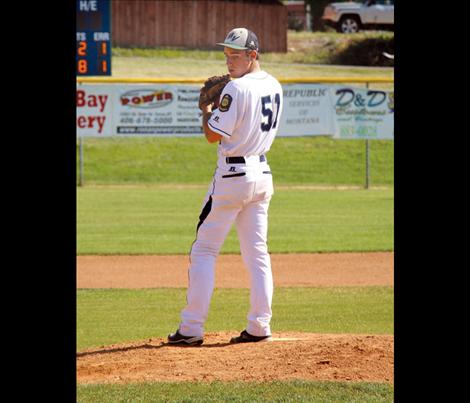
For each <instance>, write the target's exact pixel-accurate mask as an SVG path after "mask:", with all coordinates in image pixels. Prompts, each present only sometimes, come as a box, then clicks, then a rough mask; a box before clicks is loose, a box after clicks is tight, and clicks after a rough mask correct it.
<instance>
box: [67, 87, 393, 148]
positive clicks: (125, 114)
mask: <svg viewBox="0 0 470 403" xmlns="http://www.w3.org/2000/svg"><path fill="white" fill-rule="evenodd" d="M282 87H283V92H284V106H283V111H282V115H281V120H280V125H279V131H278V136H279V137H288V136H318V135H334V138H339V139H393V131H394V104H393V92H391V91H378V90H370V89H364V88H353V87H342V86H331V85H320V84H284V85H283V86H282ZM199 90H200V85H187V84H186V85H185V84H181V85H171V84H170V85H168V84H114V85H113V84H111V85H110V84H92V85H77V96H76V100H77V136H79V137H82V136H94V137H103V136H145V135H149V136H174V137H186V136H200V135H201V134H202V122H201V111H200V110H199V108H198V100H199Z"/></svg>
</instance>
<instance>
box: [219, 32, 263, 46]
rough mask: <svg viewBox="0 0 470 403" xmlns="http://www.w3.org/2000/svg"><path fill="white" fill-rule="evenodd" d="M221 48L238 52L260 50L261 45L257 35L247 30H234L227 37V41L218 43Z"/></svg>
mask: <svg viewBox="0 0 470 403" xmlns="http://www.w3.org/2000/svg"><path fill="white" fill-rule="evenodd" d="M217 45H220V46H226V47H227V48H232V49H238V50H249V49H251V50H256V51H257V50H258V49H259V43H258V38H257V37H256V35H255V33H254V32H252V31H250V30H249V29H246V28H234V29H232V30H231V31H230V32H229V33H228V34H227V36H226V37H225V41H223V42H219V43H217Z"/></svg>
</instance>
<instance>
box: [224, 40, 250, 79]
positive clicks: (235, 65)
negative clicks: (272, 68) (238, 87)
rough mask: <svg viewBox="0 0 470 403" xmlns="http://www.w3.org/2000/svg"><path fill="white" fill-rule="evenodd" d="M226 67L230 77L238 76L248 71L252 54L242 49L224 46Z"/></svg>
mask: <svg viewBox="0 0 470 403" xmlns="http://www.w3.org/2000/svg"><path fill="white" fill-rule="evenodd" d="M224 55H225V60H226V63H227V69H228V72H229V73H230V76H231V77H232V78H239V77H242V76H244V75H245V74H246V73H248V72H249V70H250V68H251V65H252V56H251V57H250V53H247V52H246V51H244V50H236V49H232V48H227V47H225V48H224Z"/></svg>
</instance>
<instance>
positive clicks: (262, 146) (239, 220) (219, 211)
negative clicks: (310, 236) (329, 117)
mask: <svg viewBox="0 0 470 403" xmlns="http://www.w3.org/2000/svg"><path fill="white" fill-rule="evenodd" d="M282 95H283V94H282V87H281V85H280V84H279V82H278V81H277V80H276V79H275V78H274V77H272V76H271V75H270V74H268V73H266V72H265V71H258V72H255V73H249V74H246V75H244V76H243V77H240V78H237V79H234V80H232V81H230V82H229V83H228V84H227V85H226V86H225V88H224V91H223V93H222V94H221V97H220V105H219V108H218V109H215V110H214V112H213V114H212V116H211V118H210V119H209V122H208V125H209V127H210V129H211V130H212V131H214V132H215V133H218V134H220V135H221V136H222V139H221V141H220V144H219V146H218V162H217V169H216V171H215V174H214V177H213V181H212V183H211V185H210V186H209V190H208V192H207V195H206V198H205V200H204V203H203V209H202V212H201V215H200V216H199V223H198V226H197V235H196V240H195V241H194V243H193V245H192V248H191V255H190V259H191V260H190V261H191V264H190V267H189V285H188V290H187V305H186V307H185V308H184V309H183V311H182V312H181V323H180V326H179V331H180V333H181V334H182V335H185V336H199V337H200V336H203V335H204V323H205V321H206V319H207V315H208V311H209V304H210V300H211V297H212V292H213V289H214V279H215V261H216V258H217V256H218V254H219V251H220V249H221V247H222V245H223V243H224V241H225V238H226V237H227V234H228V232H229V230H230V228H231V226H232V224H233V223H235V224H236V229H237V233H238V238H239V241H240V251H241V254H242V257H243V261H244V263H245V265H246V266H247V268H248V270H249V274H250V290H251V291H250V311H249V313H248V316H247V319H248V326H247V328H246V330H247V332H248V333H250V334H252V335H254V336H267V335H271V328H270V321H271V316H272V311H271V301H272V295H273V279H272V273H271V261H270V257H269V254H268V248H267V232H268V208H269V202H270V200H271V196H272V194H273V181H272V175H271V171H270V167H269V165H268V163H267V160H266V157H265V154H266V153H267V152H268V151H269V149H270V148H271V144H272V142H273V141H274V137H275V136H276V133H277V130H278V127H279V123H280V116H281V112H282V104H283V96H282Z"/></svg>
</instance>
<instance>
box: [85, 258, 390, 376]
mask: <svg viewBox="0 0 470 403" xmlns="http://www.w3.org/2000/svg"><path fill="white" fill-rule="evenodd" d="M271 260H272V266H273V276H274V283H275V287H298V286H309V287H313V286H371V285H380V286H393V252H378V253H338V254H326V253H325V254H286V255H271ZM188 263H189V261H188V257H187V256H78V257H77V287H78V288H154V287H186V285H187V267H188ZM216 287H231V288H244V287H248V275H247V273H246V270H245V269H244V268H243V263H242V260H241V257H240V256H239V255H221V256H220V257H219V258H218V261H217V275H216ZM240 330H242V329H240ZM235 335H236V334H232V333H227V332H217V333H208V334H206V335H205V339H204V344H203V345H202V346H200V347H174V346H169V345H167V344H165V339H161V338H152V339H147V340H141V341H132V342H128V343H121V344H114V345H109V346H100V347H96V348H88V349H85V350H82V351H79V352H78V353H77V382H78V383H129V382H150V381H215V380H219V381H236V380H243V381H270V380H289V379H304V380H337V381H354V382H357V381H367V382H388V383H393V368H394V354H393V345H394V342H393V335H359V334H312V333H298V332H273V341H272V342H270V343H255V344H241V345H233V344H229V343H228V341H229V340H230V337H232V336H235Z"/></svg>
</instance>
